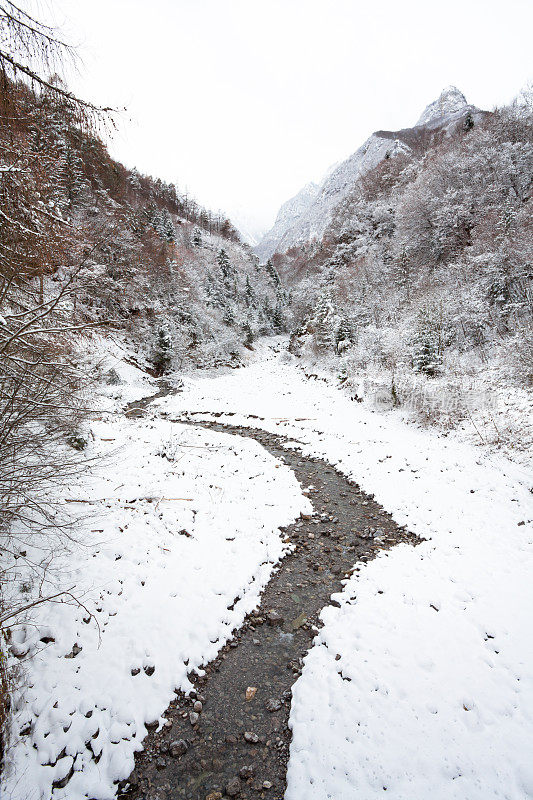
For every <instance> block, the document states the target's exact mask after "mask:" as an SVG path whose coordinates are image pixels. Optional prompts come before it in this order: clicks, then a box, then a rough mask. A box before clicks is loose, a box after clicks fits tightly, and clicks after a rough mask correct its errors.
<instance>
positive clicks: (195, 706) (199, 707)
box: [193, 700, 203, 714]
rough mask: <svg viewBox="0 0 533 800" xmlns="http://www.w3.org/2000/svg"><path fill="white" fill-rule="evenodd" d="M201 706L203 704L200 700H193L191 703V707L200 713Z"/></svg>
mask: <svg viewBox="0 0 533 800" xmlns="http://www.w3.org/2000/svg"><path fill="white" fill-rule="evenodd" d="M202 708H203V705H202V702H201V700H195V701H194V704H193V709H194V710H195V711H196V713H197V714H200V713H201V712H202Z"/></svg>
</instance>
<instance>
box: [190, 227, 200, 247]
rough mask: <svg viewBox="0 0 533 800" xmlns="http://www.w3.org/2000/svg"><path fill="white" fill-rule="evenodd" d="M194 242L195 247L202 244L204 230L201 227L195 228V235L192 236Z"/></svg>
mask: <svg viewBox="0 0 533 800" xmlns="http://www.w3.org/2000/svg"><path fill="white" fill-rule="evenodd" d="M192 243H193V246H194V247H201V246H202V232H201V230H200V229H199V228H195V230H194V236H193V237H192Z"/></svg>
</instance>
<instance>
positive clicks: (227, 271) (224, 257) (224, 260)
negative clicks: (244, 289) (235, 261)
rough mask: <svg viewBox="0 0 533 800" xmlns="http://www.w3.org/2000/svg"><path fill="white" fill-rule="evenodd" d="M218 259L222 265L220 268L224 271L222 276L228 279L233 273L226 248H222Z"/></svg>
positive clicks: (219, 264)
mask: <svg viewBox="0 0 533 800" xmlns="http://www.w3.org/2000/svg"><path fill="white" fill-rule="evenodd" d="M217 261H218V266H219V267H220V270H221V272H222V276H223V277H224V280H227V279H228V278H229V277H230V275H231V264H230V260H229V258H228V254H227V253H226V251H225V250H224V248H221V249H220V250H219V252H218V256H217Z"/></svg>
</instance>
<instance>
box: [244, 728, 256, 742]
mask: <svg viewBox="0 0 533 800" xmlns="http://www.w3.org/2000/svg"><path fill="white" fill-rule="evenodd" d="M244 738H245V740H246V741H247V742H249V744H257V742H258V741H259V736H258V735H257V733H253V732H252V731H245V733H244Z"/></svg>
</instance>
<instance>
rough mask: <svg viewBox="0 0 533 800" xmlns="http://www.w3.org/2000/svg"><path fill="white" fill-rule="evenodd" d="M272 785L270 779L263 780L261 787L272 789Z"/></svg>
mask: <svg viewBox="0 0 533 800" xmlns="http://www.w3.org/2000/svg"><path fill="white" fill-rule="evenodd" d="M273 785H274V784H273V783H272V782H271V781H263V789H272V787H273Z"/></svg>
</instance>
